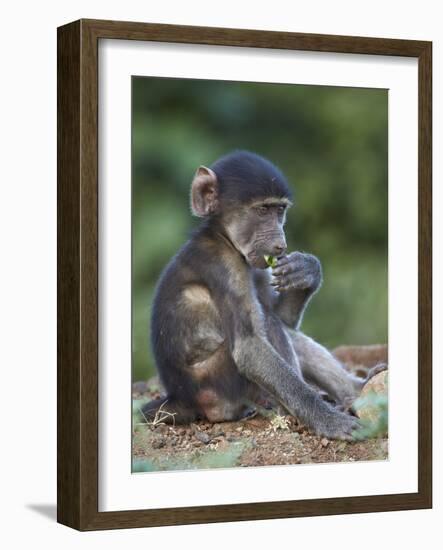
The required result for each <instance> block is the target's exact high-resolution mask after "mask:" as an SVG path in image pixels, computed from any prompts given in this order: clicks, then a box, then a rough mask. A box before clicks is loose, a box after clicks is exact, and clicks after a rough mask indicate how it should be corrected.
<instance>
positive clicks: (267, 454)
mask: <svg viewBox="0 0 443 550" xmlns="http://www.w3.org/2000/svg"><path fill="white" fill-rule="evenodd" d="M334 353H335V354H336V356H337V357H338V358H339V359H340V360H341V361H342V362H343V363H344V364H345V365H346V367H347V368H348V369H349V370H352V371H353V372H355V373H357V374H360V375H364V374H365V372H367V369H368V368H369V367H371V366H373V365H375V364H376V363H378V362H387V347H386V346H384V345H379V346H358V347H356V346H341V347H340V348H337V349H336V350H334ZM160 393H161V388H160V386H159V383H158V380H157V379H156V378H152V379H150V380H148V381H147V382H136V383H134V384H133V403H134V407H133V408H134V423H133V424H134V425H133V470H134V471H136V472H140V471H158V470H186V469H196V468H228V467H238V466H268V465H283V464H305V463H324V462H350V461H359V460H385V459H387V457H388V437H387V432H386V431H385V427H384V424H383V422H380V419H382V420H383V418H382V417H383V415H386V416H387V407H386V403H387V373H386V372H382V373H380V374H378V375H377V376H376V377H374V378H373V379H372V380H371V382H369V383H368V384H367V385H366V387H365V390H364V392H363V399H361V400H359V402H358V407H357V409H358V415H359V416H360V418H362V420H364V421H365V422H366V423H367V426H368V427H369V428H368V432H367V433H368V434H369V435H371V436H372V437H369V438H368V439H365V440H362V441H355V442H345V441H334V440H329V439H327V438H324V437H318V436H314V435H312V434H310V433H309V432H308V431H307V429H305V427H304V426H302V425H301V424H299V423H298V422H297V420H296V419H295V418H293V417H291V416H286V415H282V414H279V413H278V412H277V411H272V410H271V411H269V410H265V409H258V410H257V413H256V414H255V416H252V417H248V418H247V419H244V420H241V421H237V422H223V423H217V424H211V423H209V422H195V423H193V424H191V425H189V426H174V425H167V424H165V423H164V422H162V420H161V418H159V421H158V422H155V423H151V424H146V423H145V422H143V418H142V417H141V415H140V413H139V409H140V406H141V405H142V404H143V403H144V402H146V401H148V400H150V399H152V398H154V397H158V396H159V395H160ZM374 426H375V427H376V429H374ZM380 426H381V427H380ZM374 434H376V435H377V437H373V435H374Z"/></svg>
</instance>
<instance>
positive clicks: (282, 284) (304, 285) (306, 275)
mask: <svg viewBox="0 0 443 550" xmlns="http://www.w3.org/2000/svg"><path fill="white" fill-rule="evenodd" d="M272 275H273V280H272V282H271V284H272V285H273V286H274V287H275V289H276V290H278V291H279V292H282V291H286V290H291V289H300V290H312V291H314V290H316V289H317V288H318V287H319V286H320V283H321V280H322V270H321V264H320V261H319V260H318V259H317V258H316V257H315V256H313V255H312V254H304V253H303V252H292V254H288V255H287V256H283V257H282V258H279V259H278V261H277V266H276V267H275V268H274V269H273V271H272Z"/></svg>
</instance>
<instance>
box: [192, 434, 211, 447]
mask: <svg viewBox="0 0 443 550" xmlns="http://www.w3.org/2000/svg"><path fill="white" fill-rule="evenodd" d="M194 436H195V437H196V439H198V440H199V441H201V442H202V443H204V444H205V445H207V444H208V443H209V442H210V441H211V437H210V436H209V435H208V434H207V433H206V432H201V431H199V430H195V432H194Z"/></svg>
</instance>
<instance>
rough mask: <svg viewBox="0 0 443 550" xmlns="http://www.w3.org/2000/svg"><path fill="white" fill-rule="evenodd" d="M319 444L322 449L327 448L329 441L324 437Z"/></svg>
mask: <svg viewBox="0 0 443 550" xmlns="http://www.w3.org/2000/svg"><path fill="white" fill-rule="evenodd" d="M320 443H321V444H322V446H323V447H327V446H328V445H329V439H326V437H324V438H323V439H322V440H321V441H320Z"/></svg>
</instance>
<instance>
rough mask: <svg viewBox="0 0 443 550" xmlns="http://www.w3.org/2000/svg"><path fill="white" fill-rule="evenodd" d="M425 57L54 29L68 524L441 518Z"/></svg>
mask: <svg viewBox="0 0 443 550" xmlns="http://www.w3.org/2000/svg"><path fill="white" fill-rule="evenodd" d="M431 52H432V47H431V43H430V42H419V41H409V40H393V39H380V38H361V37H344V36H327V35H314V34H312V35H307V34H298V33H280V32H264V31H256V30H240V29H221V28H203V27H187V26H173V25H157V24H148V23H129V22H116V21H96V20H80V21H76V22H74V23H70V24H68V25H65V26H63V27H60V28H59V29H58V520H59V522H61V523H63V524H65V525H68V526H71V527H74V528H76V529H80V530H94V529H111V528H123V527H145V526H156V525H173V524H184V523H207V522H217V521H239V520H251V519H266V518H282V517H297V516H309V515H326V514H342V513H358V512H373V511H389V510H404V509H417V508H430V507H431V506H432V497H431V494H432V446H431V441H432V439H431V436H432V417H431V410H432V407H431V390H432V375H431V313H432V305H431V304H432V291H431V240H432V235H431V200H432V194H431V138H432V130H431V91H432V83H431V66H432V58H431ZM388 348H389V354H388ZM388 355H389V357H388ZM388 373H389V381H388Z"/></svg>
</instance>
